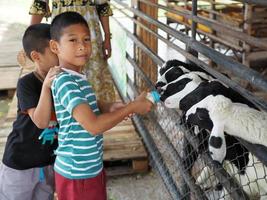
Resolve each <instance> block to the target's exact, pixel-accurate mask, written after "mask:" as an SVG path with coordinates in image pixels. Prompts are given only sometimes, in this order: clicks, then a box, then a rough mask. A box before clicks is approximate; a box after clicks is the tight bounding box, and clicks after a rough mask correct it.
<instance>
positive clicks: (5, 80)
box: [0, 66, 21, 90]
mask: <svg viewBox="0 0 267 200" xmlns="http://www.w3.org/2000/svg"><path fill="white" fill-rule="evenodd" d="M20 73H21V68H20V67H18V66H14V67H0V74H1V79H0V90H9V89H15V88H16V87H17V82H18V79H19V76H20Z"/></svg>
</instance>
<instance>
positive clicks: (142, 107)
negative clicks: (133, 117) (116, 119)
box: [133, 92, 153, 115]
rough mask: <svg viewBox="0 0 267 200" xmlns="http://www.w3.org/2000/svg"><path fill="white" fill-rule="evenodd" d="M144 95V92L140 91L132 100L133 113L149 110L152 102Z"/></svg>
mask: <svg viewBox="0 0 267 200" xmlns="http://www.w3.org/2000/svg"><path fill="white" fill-rule="evenodd" d="M146 95H147V93H146V92H142V93H141V94H140V95H139V96H138V97H136V99H135V100H134V101H133V103H134V104H135V105H136V106H135V110H134V112H135V113H137V114H141V115H143V114H146V113H148V112H149V111H150V110H151V108H152V106H153V103H152V102H150V101H149V100H147V98H146Z"/></svg>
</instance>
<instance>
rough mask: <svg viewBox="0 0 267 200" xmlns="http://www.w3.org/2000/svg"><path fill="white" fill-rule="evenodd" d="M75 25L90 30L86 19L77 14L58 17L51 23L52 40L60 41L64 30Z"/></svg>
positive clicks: (66, 13) (69, 13)
mask: <svg viewBox="0 0 267 200" xmlns="http://www.w3.org/2000/svg"><path fill="white" fill-rule="evenodd" d="M74 24H82V25H84V26H86V27H87V28H88V29H89V27H88V23H87V22H86V20H85V19H84V17H83V16H82V15H80V14H79V13H77V12H64V13H61V14H59V15H57V16H56V17H55V18H54V19H53V21H52V23H51V29H50V33H51V38H52V39H53V40H56V41H59V40H60V37H61V35H62V31H63V29H64V28H66V27H68V26H71V25H74Z"/></svg>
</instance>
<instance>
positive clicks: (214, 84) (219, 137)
mask: <svg viewBox="0 0 267 200" xmlns="http://www.w3.org/2000/svg"><path fill="white" fill-rule="evenodd" d="M167 64H168V62H167ZM167 64H166V65H167ZM183 67H184V66H183ZM174 68H175V69H177V68H178V69H177V71H181V69H179V68H180V67H179V66H176V67H175V66H173V67H171V68H170V67H169V68H168V71H169V70H171V69H173V70H172V71H175V70H174ZM162 71H163V70H162ZM183 71H185V70H183ZM205 77H206V78H207V79H209V80H210V81H205V80H203V72H201V75H199V74H197V73H196V72H195V71H192V72H191V71H189V72H187V73H184V74H181V73H180V76H179V77H178V78H177V79H176V80H172V81H171V82H169V83H166V84H165V85H164V86H162V87H161V89H160V90H161V91H160V94H161V100H162V101H164V103H165V105H166V106H167V107H169V108H179V109H181V110H182V111H184V112H185V114H186V119H187V122H189V123H190V124H192V125H197V126H199V127H200V128H204V129H208V130H210V131H211V137H210V141H209V144H210V145H209V150H210V152H211V156H212V158H213V159H214V160H216V161H219V162H222V161H223V159H224V157H225V155H226V144H225V138H224V130H225V129H224V123H223V122H224V121H225V120H224V121H223V119H225V117H227V116H228V115H229V116H234V115H233V114H234V113H231V112H235V113H237V110H236V109H234V108H235V107H236V108H237V109H238V108H240V107H242V109H241V110H243V111H245V112H246V113H247V114H245V112H242V111H239V112H242V114H243V115H244V118H241V117H236V116H235V117H234V118H231V120H232V121H228V122H229V123H230V124H227V128H226V127H225V128H226V132H227V131H230V132H229V133H228V134H230V135H234V136H238V137H241V138H243V139H245V140H247V141H249V142H253V143H256V144H262V145H265V146H267V137H264V136H263V135H264V132H265V133H267V128H266V126H267V123H265V122H267V121H266V120H267V117H266V113H264V112H260V111H258V110H256V109H254V108H250V107H248V105H249V106H251V107H253V105H252V104H251V103H250V102H249V101H247V100H246V99H245V98H243V97H242V96H241V95H239V94H238V93H237V92H235V91H234V90H232V89H231V88H228V87H226V86H224V85H223V84H222V83H220V82H219V81H217V80H214V79H213V78H212V77H210V76H209V75H206V76H205ZM165 79H166V80H167V79H168V78H167V77H166V75H165ZM156 85H157V84H156ZM232 102H235V103H232ZM230 107H231V108H232V109H230ZM227 108H228V110H227ZM211 111H214V112H215V113H217V114H218V116H221V117H220V119H219V120H217V118H216V117H217V115H215V114H213V115H212V117H211V116H210V114H211V113H210V112H211ZM223 111H224V113H223ZM227 111H229V112H227ZM214 112H213V113H214ZM255 114H256V115H258V117H256V115H255ZM253 116H254V117H255V120H258V121H260V123H256V121H253V120H250V121H249V120H247V121H246V124H243V126H242V127H243V128H244V130H243V131H244V132H243V131H242V130H240V129H238V128H236V127H235V125H234V124H235V122H236V124H238V123H239V124H240V123H244V120H245V119H248V118H251V117H253ZM229 119H230V118H229ZM234 119H235V120H236V121H233V120H234ZM241 119H242V120H243V121H241ZM226 121H227V120H226ZM211 126H212V127H211ZM252 126H254V127H255V126H257V128H256V130H255V132H256V135H255V136H256V137H255V138H254V139H253V140H251V139H252V138H251V137H252V136H254V133H253V130H252ZM238 130H239V131H238ZM242 133H243V134H242Z"/></svg>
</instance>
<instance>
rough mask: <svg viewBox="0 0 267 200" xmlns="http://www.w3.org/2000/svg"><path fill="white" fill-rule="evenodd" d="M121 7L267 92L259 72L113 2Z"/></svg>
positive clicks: (119, 2)
mask: <svg viewBox="0 0 267 200" xmlns="http://www.w3.org/2000/svg"><path fill="white" fill-rule="evenodd" d="M113 1H115V2H116V3H118V4H119V5H121V6H123V7H124V8H126V9H128V10H130V11H132V12H133V13H134V14H135V15H137V16H138V17H141V18H143V19H144V20H146V21H148V22H149V23H151V24H154V25H156V26H157V27H159V28H161V29H162V30H164V31H166V32H167V33H169V34H171V35H172V36H173V37H175V38H176V39H178V40H180V41H182V42H184V43H185V44H186V45H187V46H190V47H191V48H193V49H194V50H196V51H198V52H200V53H201V54H203V55H205V56H207V57H208V58H210V59H212V60H213V61H214V62H216V63H217V64H218V65H220V66H222V67H224V68H225V69H227V70H229V71H231V72H233V73H234V74H235V75H236V76H238V77H240V78H242V79H244V80H247V81H248V82H250V83H251V84H253V85H254V86H256V87H258V88H261V89H262V90H264V91H267V79H266V78H264V77H262V76H261V75H260V74H259V73H258V72H256V71H255V70H252V69H250V68H248V67H246V66H245V65H242V64H240V63H239V62H237V61H235V60H232V59H230V58H229V57H227V56H224V55H222V54H220V53H219V52H217V51H214V50H213V49H211V48H209V47H207V46H205V45H203V44H201V43H199V42H197V41H196V40H192V39H191V38H190V37H189V36H186V35H184V34H181V33H179V32H177V31H176V30H174V29H172V28H170V27H169V26H167V25H165V24H163V23H161V22H159V21H157V20H155V19H152V18H151V17H149V16H148V15H146V14H144V13H142V12H140V11H139V10H136V9H134V8H131V7H129V6H128V5H127V4H125V3H122V2H121V1H119V0H113Z"/></svg>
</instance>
